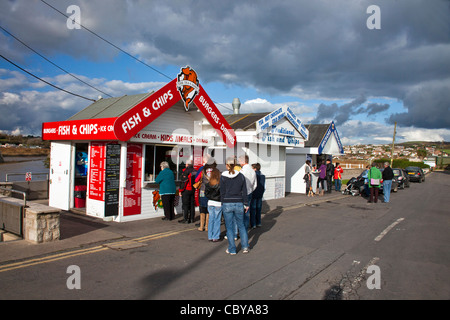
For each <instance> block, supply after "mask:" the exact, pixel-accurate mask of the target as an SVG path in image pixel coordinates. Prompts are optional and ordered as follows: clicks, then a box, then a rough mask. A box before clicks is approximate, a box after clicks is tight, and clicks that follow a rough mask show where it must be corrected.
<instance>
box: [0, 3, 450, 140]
mask: <svg viewBox="0 0 450 320" xmlns="http://www.w3.org/2000/svg"><path fill="white" fill-rule="evenodd" d="M71 6H72V7H71ZM73 6H76V7H75V11H74V9H73ZM374 6H375V8H374ZM52 7H53V8H52ZM77 8H78V9H79V10H78V9H77ZM57 10H59V11H60V12H58V11H57ZM61 13H64V14H65V15H66V16H68V17H71V18H73V19H76V20H77V21H78V22H79V23H80V24H81V25H83V26H84V27H86V28H88V29H89V30H91V31H93V32H94V33H96V34H97V35H99V36H101V37H102V38H103V39H105V40H107V41H108V42H109V43H107V42H106V41H103V40H101V39H100V38H99V37H97V36H95V35H94V34H93V33H92V32H89V31H87V30H86V29H84V28H80V29H78V28H76V27H78V25H76V24H74V23H73V22H72V21H71V20H69V21H68V18H67V17H65V16H64V15H62V14H61ZM78 13H79V14H78ZM78 18H79V20H78ZM0 27H1V28H2V29H0V54H1V55H2V56H3V57H5V58H7V59H9V60H10V61H12V62H14V63H15V64H17V65H18V66H20V67H21V68H23V69H25V70H27V71H28V72H30V73H32V74H34V75H36V76H38V77H40V78H42V79H44V80H45V81H47V82H49V83H52V84H53V85H55V86H58V87H60V88H62V89H65V90H67V91H70V92H72V93H76V94H78V95H81V96H83V97H86V98H89V99H94V100H97V99H98V98H99V96H102V97H103V98H108V97H110V96H112V97H118V96H122V95H125V94H127V95H132V94H138V93H145V92H150V91H153V90H158V89H159V88H161V87H162V86H163V85H165V84H166V83H167V82H169V81H170V80H172V79H174V78H175V77H176V75H177V74H178V73H179V72H180V68H182V67H184V66H186V65H189V66H191V67H192V68H193V69H194V70H196V72H197V74H198V76H199V80H200V83H201V84H202V86H203V87H204V88H205V90H206V92H207V93H208V95H209V96H210V97H211V98H212V100H213V101H214V102H215V103H217V106H218V108H219V110H220V111H221V112H222V113H223V114H229V113H232V111H231V110H232V107H231V103H232V101H233V98H239V99H240V101H241V103H242V104H241V113H251V112H270V111H273V110H275V109H276V108H278V107H279V106H282V105H288V106H289V107H290V108H291V109H292V110H293V111H294V113H295V114H296V115H297V116H298V117H299V118H300V119H301V120H302V121H303V123H305V124H310V123H314V124H319V123H330V122H331V121H334V122H335V124H336V128H337V130H338V132H339V136H340V138H341V141H342V143H343V144H344V145H353V144H389V143H392V136H393V133H394V123H397V132H396V142H406V141H418V140H421V141H443V140H444V141H450V112H449V111H450V110H449V109H450V58H449V57H450V1H448V0H427V1H421V0H396V1H393V0H384V1H378V0H369V1H365V0H327V1H325V0H316V1H310V0H292V1H289V0H285V1H264V0H261V1H258V0H254V1H248V0H240V1H233V0H231V1H223V0H222V1H216V0H208V1H204V0H162V1H150V0H148V1H147V0H145V1H144V0H108V1H100V0H90V1H88V0H58V1H56V0H2V1H0ZM14 37H15V38H14ZM17 39H19V40H20V41H21V42H19V41H18V40H17ZM24 44H26V45H27V46H28V47H27V46H25V45H24ZM111 44H114V45H115V46H113V45H111ZM117 47H118V48H120V49H122V50H118V49H117ZM30 48H32V49H33V50H34V51H32V50H30ZM36 52H38V53H39V54H40V55H38V54H36ZM42 56H44V57H45V58H47V59H48V60H50V61H51V62H52V63H53V64H52V63H50V62H48V61H47V60H45V59H43V58H42ZM133 57H135V58H137V59H139V60H140V61H142V62H143V63H141V62H139V61H138V60H136V59H134V58H133ZM144 63H145V64H144ZM55 65H57V66H58V67H60V68H62V69H64V70H66V71H68V72H69V73H71V74H72V75H74V76H75V77H76V78H78V79H76V78H75V77H73V76H71V75H69V74H67V73H65V72H64V71H62V70H61V69H60V68H58V67H56V66H55ZM79 79H81V80H83V82H81V81H80V80H79ZM86 83H87V84H89V85H87V84H86ZM91 103H92V101H89V100H86V99H83V98H80V97H77V96H74V95H70V94H68V93H66V92H63V91H61V90H57V89H55V88H53V87H51V86H49V85H47V84H45V83H44V82H41V81H39V80H37V79H35V78H33V77H32V76H30V75H29V74H26V73H25V72H23V71H21V70H20V69H18V68H17V67H16V66H14V65H12V64H11V63H9V62H7V61H6V60H4V59H3V58H1V57H0V131H1V132H4V133H12V134H25V135H28V134H33V135H40V133H41V127H42V123H43V122H51V121H62V120H66V119H67V118H69V117H70V116H72V115H73V114H75V113H77V112H78V111H80V110H82V109H83V108H86V107H87V106H89V105H90V104H91Z"/></svg>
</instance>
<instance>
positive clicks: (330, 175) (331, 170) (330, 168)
mask: <svg viewBox="0 0 450 320" xmlns="http://www.w3.org/2000/svg"><path fill="white" fill-rule="evenodd" d="M333 175H334V166H333V164H332V163H331V160H330V159H327V192H328V193H331V179H332V178H333Z"/></svg>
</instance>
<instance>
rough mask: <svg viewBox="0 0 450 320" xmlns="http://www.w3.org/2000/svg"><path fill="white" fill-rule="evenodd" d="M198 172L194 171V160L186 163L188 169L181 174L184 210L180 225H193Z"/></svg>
mask: <svg viewBox="0 0 450 320" xmlns="http://www.w3.org/2000/svg"><path fill="white" fill-rule="evenodd" d="M196 173H197V172H196V171H195V169H194V166H193V164H192V160H187V161H186V168H184V169H183V173H182V174H181V186H180V194H181V201H182V208H183V219H182V220H179V221H178V222H179V223H192V222H194V219H195V189H194V186H193V184H194V181H195V174H196Z"/></svg>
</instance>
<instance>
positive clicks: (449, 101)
mask: <svg viewBox="0 0 450 320" xmlns="http://www.w3.org/2000/svg"><path fill="white" fill-rule="evenodd" d="M403 101H404V104H405V106H406V107H407V108H408V111H407V112H403V113H396V114H393V115H391V116H390V117H389V118H388V119H387V122H388V123H391V124H393V123H394V122H397V124H398V125H400V126H416V127H420V128H428V129H432V128H447V129H448V128H450V81H447V82H442V83H441V82H437V83H429V84H423V85H419V86H417V87H415V88H413V89H412V90H410V91H408V93H407V94H406V96H405V98H404V100H403Z"/></svg>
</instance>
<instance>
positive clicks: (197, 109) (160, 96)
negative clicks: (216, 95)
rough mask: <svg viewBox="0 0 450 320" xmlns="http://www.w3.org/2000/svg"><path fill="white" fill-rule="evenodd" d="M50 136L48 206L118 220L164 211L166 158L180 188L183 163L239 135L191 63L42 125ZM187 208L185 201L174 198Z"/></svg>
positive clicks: (44, 134) (198, 162) (196, 161)
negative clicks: (157, 81) (150, 85)
mask: <svg viewBox="0 0 450 320" xmlns="http://www.w3.org/2000/svg"><path fill="white" fill-rule="evenodd" d="M42 137H43V140H50V141H51V153H50V177H49V179H50V181H49V183H50V185H49V205H50V206H52V207H56V208H60V209H62V210H70V209H72V208H75V209H79V210H83V211H85V213H86V214H87V215H89V216H94V217H99V218H103V219H110V220H113V221H117V222H122V221H130V220H139V219H147V218H152V217H157V216H163V215H164V213H163V209H162V203H161V200H160V198H159V192H158V190H159V185H158V184H156V183H155V179H156V176H157V175H158V174H159V172H160V163H161V162H162V161H167V162H168V163H169V166H170V169H171V170H172V171H173V172H174V175H175V180H176V183H177V189H178V188H179V180H180V176H181V172H182V170H183V169H184V168H185V163H186V161H187V160H188V159H193V161H194V166H196V167H199V166H201V165H202V155H203V152H204V151H205V149H208V148H209V147H213V146H215V145H218V143H219V142H220V144H221V145H223V146H225V147H226V148H232V149H233V148H234V147H235V144H236V136H235V133H234V130H233V129H232V128H231V127H230V125H229V124H228V122H227V121H226V120H225V118H224V116H223V115H222V114H221V113H220V112H219V110H218V109H217V107H216V106H215V104H214V102H213V101H212V100H211V98H210V97H209V96H208V95H207V93H206V92H205V90H204V89H203V87H202V85H201V84H199V81H198V77H197V74H196V72H195V71H194V70H193V69H192V68H190V67H189V66H187V67H185V68H182V69H181V71H180V73H179V74H178V75H177V77H176V78H175V79H173V80H172V81H170V82H169V83H168V84H166V85H165V86H164V87H162V88H161V89H160V90H158V91H156V92H152V93H146V94H138V95H130V96H128V95H125V96H122V97H116V98H108V99H100V100H98V101H96V102H94V103H93V104H91V105H90V106H88V107H87V108H85V109H83V110H81V111H80V112H78V113H77V114H75V115H74V116H72V117H70V118H69V119H67V120H66V121H59V122H46V123H43V124H42ZM175 205H176V210H177V211H178V213H180V212H181V201H179V197H178V196H177V197H176V199H175Z"/></svg>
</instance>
